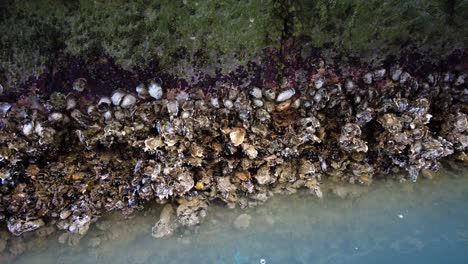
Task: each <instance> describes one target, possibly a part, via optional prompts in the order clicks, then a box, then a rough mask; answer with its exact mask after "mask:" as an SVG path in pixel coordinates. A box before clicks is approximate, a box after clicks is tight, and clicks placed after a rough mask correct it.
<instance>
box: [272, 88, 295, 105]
mask: <svg viewBox="0 0 468 264" xmlns="http://www.w3.org/2000/svg"><path fill="white" fill-rule="evenodd" d="M294 94H296V90H294V89H293V88H290V89H286V90H284V91H282V92H281V93H280V94H278V97H277V98H276V101H277V102H284V101H286V100H289V99H291V97H293V96H294Z"/></svg>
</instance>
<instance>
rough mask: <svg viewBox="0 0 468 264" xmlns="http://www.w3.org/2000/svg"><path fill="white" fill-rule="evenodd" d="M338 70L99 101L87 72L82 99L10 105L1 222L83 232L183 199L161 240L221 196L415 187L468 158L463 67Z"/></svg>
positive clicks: (118, 94)
mask: <svg viewBox="0 0 468 264" xmlns="http://www.w3.org/2000/svg"><path fill="white" fill-rule="evenodd" d="M332 71H333V69H332V68H325V70H323V71H321V72H320V74H319V75H318V76H317V75H313V77H311V78H309V79H307V81H305V82H304V83H302V84H301V85H298V86H296V87H277V88H259V87H247V88H242V89H241V88H239V89H236V88H232V87H224V86H221V87H219V88H218V89H217V90H215V91H214V92H213V91H209V92H208V91H205V90H203V89H201V88H200V89H199V88H192V89H190V90H188V91H181V90H177V89H175V88H174V89H171V87H164V89H163V88H162V86H161V85H159V84H156V83H154V82H152V83H149V84H148V86H146V85H145V84H141V85H139V86H138V87H136V89H135V90H134V91H135V92H133V93H132V92H125V91H123V90H117V91H115V92H114V93H112V94H110V95H109V97H102V98H97V100H95V101H93V102H86V101H84V100H81V99H80V93H82V92H83V91H84V90H85V89H86V83H87V82H86V80H83V79H80V80H78V81H76V82H75V83H74V84H73V87H74V88H73V89H74V94H70V95H67V96H65V95H61V94H53V95H51V96H50V97H49V98H47V100H46V97H44V98H42V97H39V96H31V98H28V100H26V99H24V98H23V99H22V101H21V103H19V102H18V103H7V102H0V203H1V206H0V222H6V223H7V227H8V229H9V231H10V232H11V233H13V234H15V235H20V234H22V233H24V232H27V231H32V230H35V229H37V228H39V227H41V226H42V225H44V221H45V220H47V221H50V222H51V223H53V224H55V225H56V227H57V228H58V229H61V230H67V231H69V232H71V233H76V234H80V235H82V234H85V233H86V232H87V230H88V228H89V226H90V224H91V223H92V222H94V221H95V220H96V219H97V217H98V216H99V215H100V214H101V213H102V212H104V211H112V210H120V211H122V212H123V213H124V214H130V213H132V211H134V210H138V209H141V208H142V206H143V205H144V204H145V203H147V202H148V201H152V200H156V201H159V202H161V203H165V202H167V201H172V203H173V205H171V206H168V207H167V209H165V211H164V214H165V216H164V219H172V220H161V221H160V222H158V223H157V225H156V226H155V227H154V228H153V235H154V236H156V237H161V236H164V234H172V233H173V229H174V228H175V227H177V226H195V225H197V224H198V223H200V221H201V220H202V219H203V217H204V216H205V215H206V208H207V207H208V204H209V202H210V201H212V200H221V201H224V202H225V203H226V204H227V205H228V206H231V207H235V206H239V207H248V206H254V205H256V204H258V203H262V202H265V201H266V200H267V199H268V198H269V197H271V196H272V195H274V194H276V193H294V192H296V191H297V190H298V189H308V190H310V192H311V193H313V194H315V195H317V196H318V197H321V196H322V191H321V189H320V184H321V182H322V181H323V180H324V178H336V179H340V180H342V181H347V182H350V183H356V184H370V183H371V181H372V179H373V178H375V176H377V175H386V174H389V173H390V172H392V173H398V172H400V175H402V176H401V177H400V180H406V179H409V180H413V181H416V180H417V178H418V176H419V175H420V172H421V171H423V170H427V169H430V170H433V169H437V167H438V165H439V163H438V161H439V160H440V159H441V158H443V157H446V156H449V155H452V154H454V153H455V154H457V155H459V156H460V155H461V156H466V155H465V152H466V150H467V147H468V126H467V124H468V120H467V110H468V109H467V101H468V90H467V88H466V84H465V76H466V73H463V72H457V73H452V72H448V73H432V74H429V75H428V76H419V77H414V76H412V75H411V74H410V73H408V72H406V71H405V70H404V69H402V68H400V67H398V66H393V67H392V68H391V69H375V70H372V71H368V72H365V73H363V74H361V75H359V76H351V75H349V76H346V75H343V76H341V77H340V78H330V76H331V75H332V74H331V72H332ZM335 76H336V75H335ZM146 87H148V88H146ZM24 102H27V103H24ZM172 206H174V207H172ZM174 221H175V222H176V223H177V224H175V223H172V222H174Z"/></svg>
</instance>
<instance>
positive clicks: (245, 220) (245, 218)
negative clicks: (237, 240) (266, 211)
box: [234, 214, 252, 230]
mask: <svg viewBox="0 0 468 264" xmlns="http://www.w3.org/2000/svg"><path fill="white" fill-rule="evenodd" d="M251 219H252V217H251V216H250V215H248V214H241V215H239V216H238V217H237V218H236V219H235V220H234V227H235V228H236V229H239V230H245V229H247V228H248V227H249V226H250V220H251Z"/></svg>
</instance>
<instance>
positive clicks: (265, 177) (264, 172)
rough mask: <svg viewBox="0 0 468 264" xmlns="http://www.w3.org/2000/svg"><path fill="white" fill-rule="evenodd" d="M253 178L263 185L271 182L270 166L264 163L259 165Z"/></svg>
mask: <svg viewBox="0 0 468 264" xmlns="http://www.w3.org/2000/svg"><path fill="white" fill-rule="evenodd" d="M255 179H256V180H257V182H258V184H260V185H265V184H268V183H270V182H271V173H270V168H269V167H268V166H266V165H263V166H261V167H260V168H259V169H258V171H257V174H256V175H255Z"/></svg>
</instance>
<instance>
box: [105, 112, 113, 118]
mask: <svg viewBox="0 0 468 264" xmlns="http://www.w3.org/2000/svg"><path fill="white" fill-rule="evenodd" d="M104 119H105V120H111V119H112V113H111V111H107V112H105V113H104Z"/></svg>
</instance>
